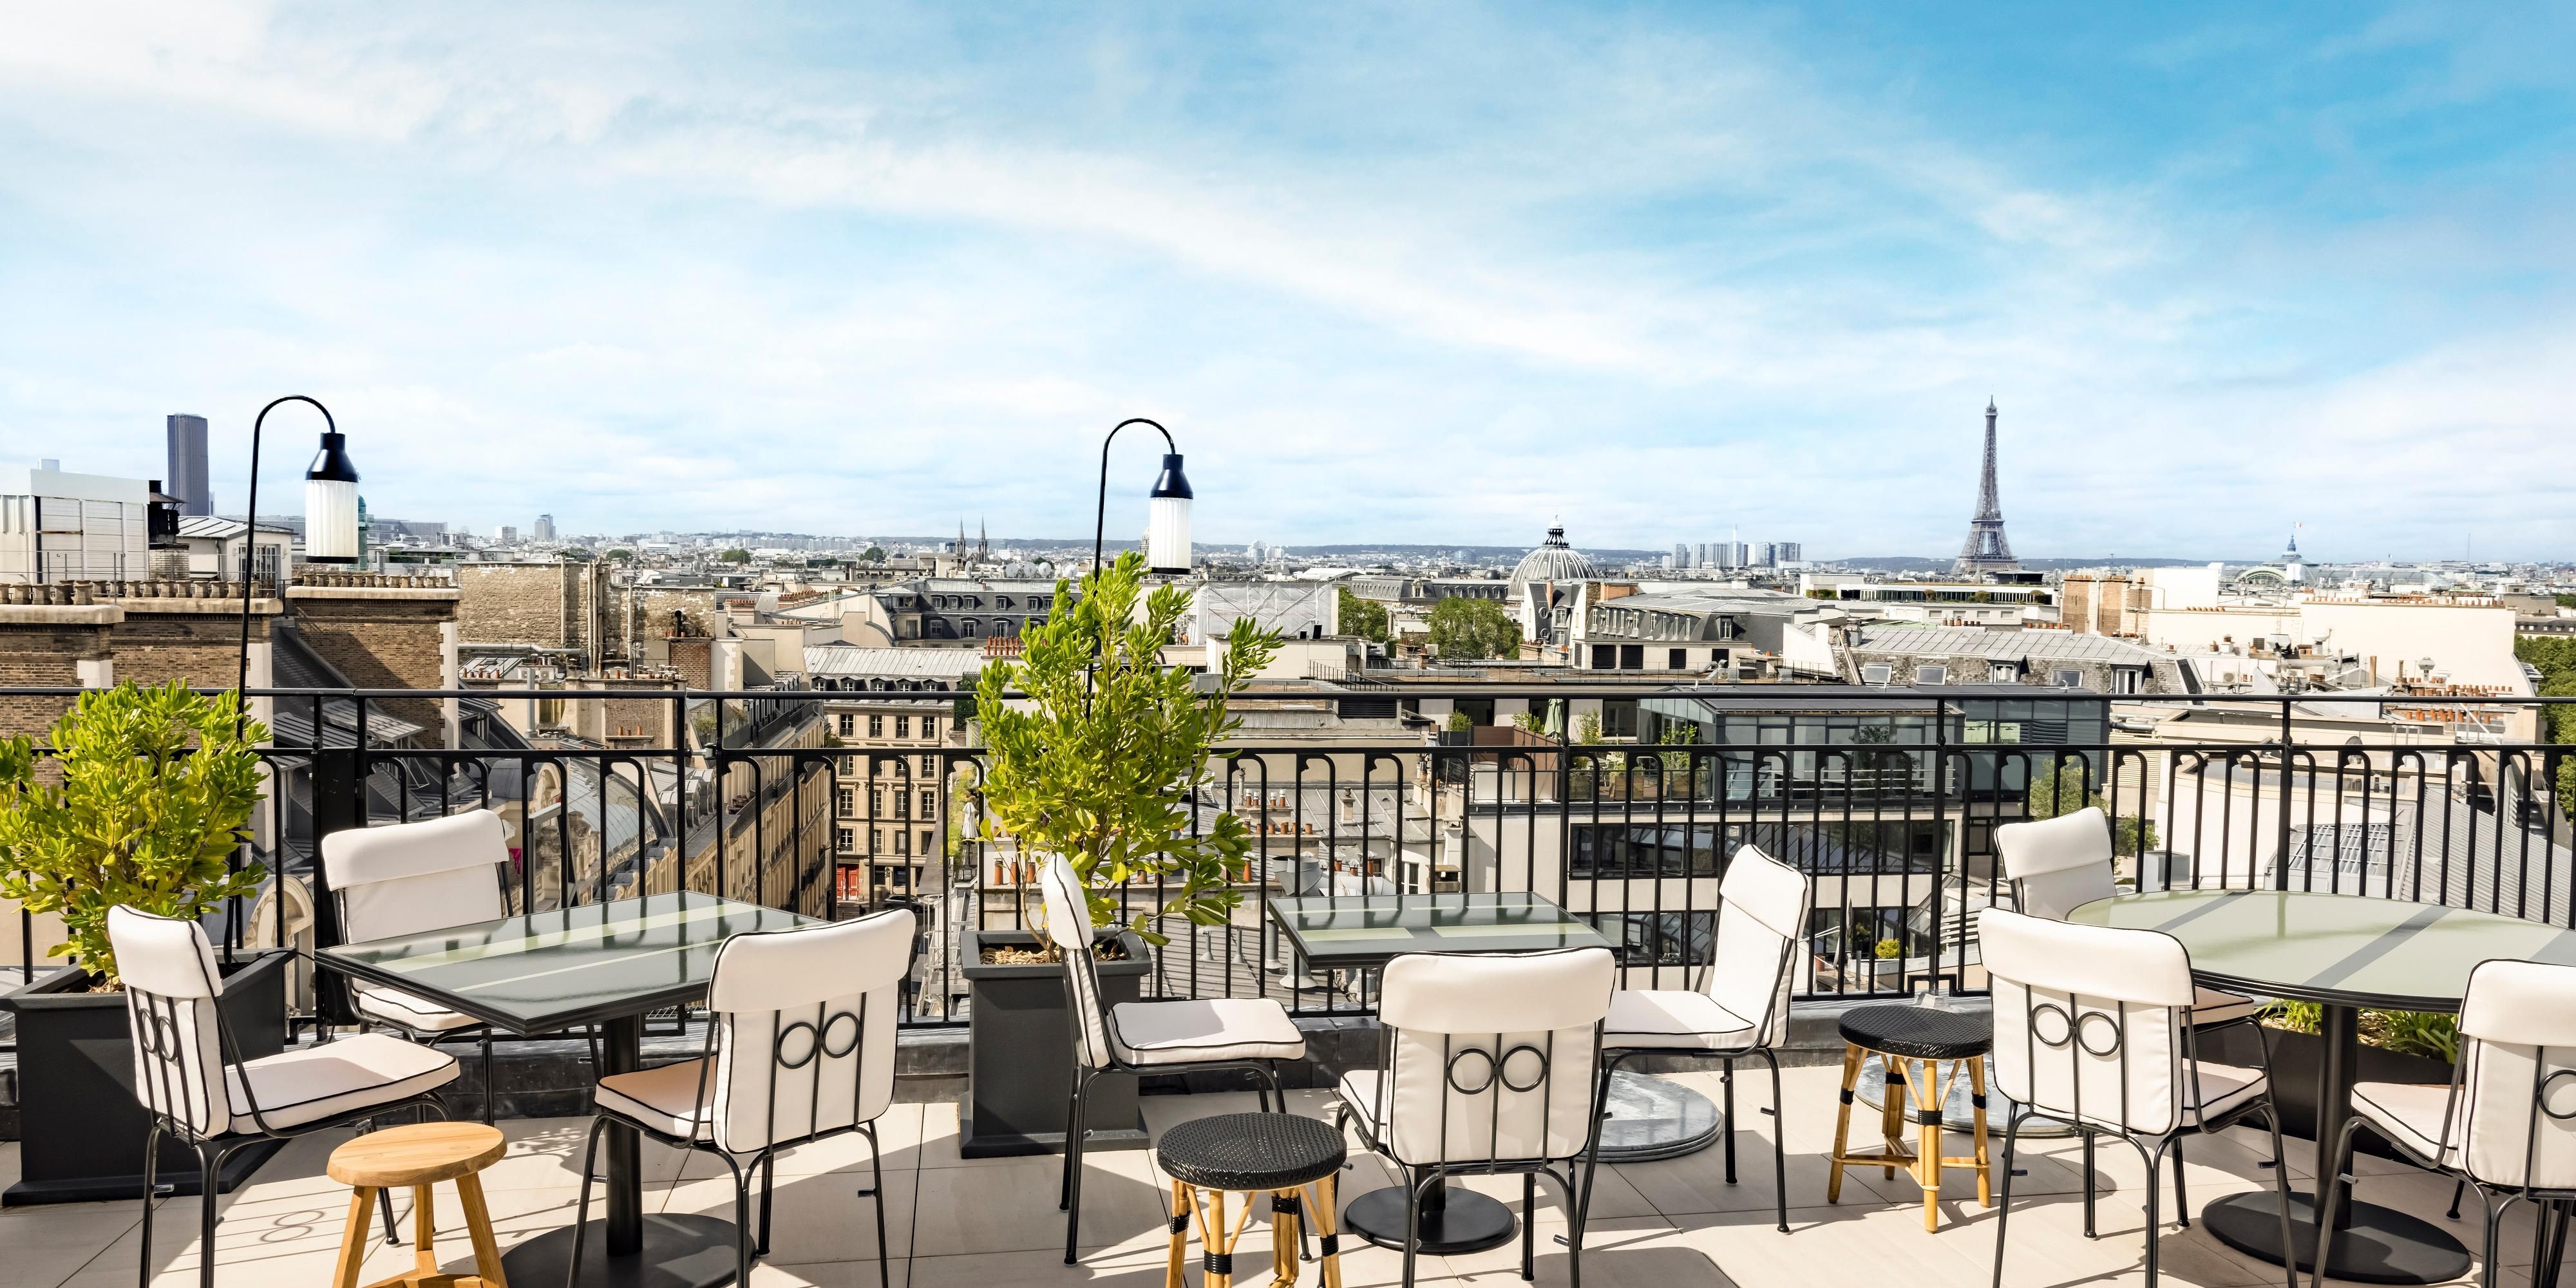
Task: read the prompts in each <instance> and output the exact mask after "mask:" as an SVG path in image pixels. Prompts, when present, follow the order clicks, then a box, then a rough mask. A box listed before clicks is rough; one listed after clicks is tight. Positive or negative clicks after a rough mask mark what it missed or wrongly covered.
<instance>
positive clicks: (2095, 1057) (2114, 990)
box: [1977, 908, 2299, 1288]
mask: <svg viewBox="0 0 2576 1288" xmlns="http://www.w3.org/2000/svg"><path fill="white" fill-rule="evenodd" d="M1977 936H1978V941H1979V943H1980V944H1981V945H1982V948H1983V952H1984V956H1985V964H1986V971H1987V974H1988V976H1989V978H1990V980H1991V982H1992V986H1993V990H1994V1025H1995V1045H1994V1062H1995V1084H1996V1086H1997V1087H1999V1088H2000V1089H2001V1090H2002V1091H2003V1093H2004V1094H2005V1095H2006V1096H2009V1097H2011V1098H2012V1100H2013V1110H2012V1116H2011V1118H2010V1119H2009V1120H2008V1121H2007V1122H2006V1124H2005V1126H2004V1161H2003V1177H2004V1183H2003V1194H2002V1196H2001V1197H2000V1198H1999V1199H1998V1200H1997V1202H1996V1211H1995V1284H1996V1288H2002V1284H2003V1274H2004V1248H2005V1247H2006V1246H2007V1245H2006V1243H2005V1238H2004V1226H2005V1222H2006V1221H2007V1220H2009V1219H2010V1217H2011V1215H2012V1166H2013V1161H2012V1159H2013V1145H2014V1141H2015V1139H2016V1138H2017V1137H2018V1135H2019V1134H2020V1131H2021V1124H2022V1121H2023V1120H2024V1119H2027V1118H2030V1117H2033V1116H2035V1115H2036V1116H2045V1117H2049V1118H2054V1119H2056V1120H2058V1121H2060V1122H2063V1123H2066V1124H2068V1125H2070V1126H2072V1127H2074V1128H2075V1130H2077V1131H2078V1132H2080V1133H2082V1134H2083V1136H2084V1138H2085V1140H2086V1142H2087V1143H2088V1144H2089V1143H2090V1142H2091V1141H2092V1140H2093V1139H2094V1138H2096V1137H2098V1136H2114V1137H2117V1138H2119V1139H2121V1140H2124V1141H2127V1142H2128V1143H2129V1144H2130V1145H2131V1146H2133V1147H2135V1148H2136V1149H2137V1151H2138V1153H2139V1156H2140V1157H2141V1159H2142V1160H2143V1161H2144V1162H2145V1163H2146V1170H2147V1179H2146V1185H2145V1187H2144V1194H2145V1198H2146V1207H2147V1251H2146V1283H2147V1285H2148V1288H2154V1284H2155V1282H2156V1271H2157V1235H2158V1233H2159V1229H2160V1226H2159V1222H2158V1221H2157V1219H2156V1207H2157V1188H2158V1187H2157V1184H2156V1182H2157V1173H2158V1172H2159V1171H2160V1170H2161V1169H2162V1166H2163V1162H2164V1158H2165V1156H2166V1155H2167V1154H2168V1153H2171V1154H2172V1155H2173V1157H2174V1202H2175V1205H2176V1206H2177V1207H2180V1206H2182V1204H2183V1202H2184V1199H2183V1194H2182V1154H2181V1150H2180V1148H2179V1142H2180V1140H2181V1138H2182V1137H2183V1136H2184V1135H2185V1134H2186V1133H2190V1132H2198V1131H2215V1130H2218V1129H2220V1128H2222V1127H2227V1126H2230V1125H2233V1124H2234V1123H2236V1122H2238V1121H2239V1120H2241V1119H2244V1118H2246V1117H2249V1116H2251V1115H2254V1114H2261V1115H2263V1118H2264V1120H2265V1122H2266V1123H2267V1124H2269V1125H2270V1127H2271V1131H2272V1156H2273V1157H2275V1158H2279V1157H2282V1156H2283V1155H2282V1154H2281V1128H2280V1121H2279V1118H2278V1115H2277V1113H2276V1112H2275V1111H2274V1109H2273V1108H2272V1096H2271V1087H2272V1082H2271V1076H2270V1072H2271V1071H2270V1065H2271V1048H2270V1045H2269V1043H2268V1042H2267V1043H2265V1045H2264V1047H2263V1053H2264V1054H2263V1063H2264V1067H2263V1068H2260V1069H2247V1068H2240V1067H2235V1066H2230V1065H2219V1064H2211V1063H2206V1062H2204V1061H2202V1060H2201V1059H2199V1057H2198V1054H2197V1052H2196V1050H2195V1049H2194V1048H2195V1038H2196V1035H2195V1032H2194V1029H2195V1026H2194V1024H2193V1013H2192V1000H2193V998H2194V996H2195V992H2194V989H2193V987H2192V982H2191V956H2190V954H2188V953H2187V952H2185V951H2184V950H2183V946H2182V942H2181V941H2180V940H2177V939H2175V938H2174V937H2172V936H2171V935H2166V934H2161V933H2159V932H2156V931H2152V930H2114V929H2111V928H2109V927H2105V926H2078V925H2071V924H2069V923H2066V922H2062V921H2052V920H2049V919H2047V918H2044V917H2032V916H2026V915H2023V914H2021V913H2017V912H2011V911H2007V910H2005V909H2002V908H1988V909H1986V910H1984V911H1983V912H1981V913H1979V914H1978V917H1977ZM2087 1170H2088V1172H2089V1170H2090V1169H2089V1164H2088V1169H2087ZM2272 1179H2273V1181H2274V1182H2275V1184H2276V1185H2277V1187H2278V1188H2279V1191H2280V1196H2281V1246H2283V1247H2285V1248H2286V1247H2295V1246H2297V1245H2295V1244H2293V1243H2292V1242H2290V1207H2289V1204H2290V1190H2289V1169H2288V1168H2285V1167H2276V1168H2274V1169H2272ZM2090 1182H2091V1177H2090V1176H2089V1175H2088V1176H2087V1177H2086V1185H2085V1192H2084V1199H2085V1217H2086V1219H2085V1229H2086V1232H2087V1233H2088V1234H2089V1233H2090V1232H2091V1229H2092V1207H2093V1189H2092V1185H2091V1183H2090ZM2282 1273H2283V1274H2284V1276H2286V1278H2285V1280H2284V1282H2285V1283H2286V1284H2287V1285H2288V1288H2297V1285H2298V1280H2299V1273H2298V1270H2297V1268H2296V1267H2284V1268H2283V1272H2282Z"/></svg>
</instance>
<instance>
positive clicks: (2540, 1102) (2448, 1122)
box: [2313, 1039, 2576, 1288]
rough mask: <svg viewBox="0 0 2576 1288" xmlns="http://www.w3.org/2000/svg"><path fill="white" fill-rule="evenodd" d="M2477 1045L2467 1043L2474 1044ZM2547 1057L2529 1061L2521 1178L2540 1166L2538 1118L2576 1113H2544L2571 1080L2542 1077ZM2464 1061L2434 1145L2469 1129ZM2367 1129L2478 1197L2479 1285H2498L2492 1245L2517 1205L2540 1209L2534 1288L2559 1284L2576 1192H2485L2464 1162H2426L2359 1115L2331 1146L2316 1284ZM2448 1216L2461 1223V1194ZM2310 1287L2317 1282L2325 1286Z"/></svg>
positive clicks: (2564, 1072) (2568, 1074) (2566, 1074)
mask: <svg viewBox="0 0 2576 1288" xmlns="http://www.w3.org/2000/svg"><path fill="white" fill-rule="evenodd" d="M2475 1040H2476V1039H2471V1041H2475ZM2549 1051H2550V1048H2548V1047H2545V1046H2544V1047H2539V1048H2537V1049H2535V1050H2534V1052H2533V1054H2532V1080H2531V1101H2532V1105H2531V1107H2532V1119H2531V1129H2530V1131H2529V1132H2528V1133H2527V1136H2526V1139H2525V1141H2524V1143H2523V1154H2522V1174H2523V1176H2524V1177H2525V1178H2528V1177H2530V1175H2531V1169H2532V1165H2533V1164H2534V1163H2536V1162H2538V1161H2539V1153H2540V1124H2541V1121H2542V1118H2543V1117H2544V1116H2546V1117H2547V1118H2548V1119H2551V1120H2554V1121H2558V1122H2566V1121H2568V1120H2570V1119H2576V1111H2571V1112H2568V1113H2563V1114H2562V1113H2559V1112H2557V1111H2555V1110H2553V1109H2551V1108H2550V1107H2549V1092H2550V1089H2551V1087H2552V1086H2553V1085H2555V1084H2557V1083H2558V1081H2559V1079H2561V1078H2568V1079H2576V1069H2560V1070H2558V1071H2556V1072H2554V1073H2551V1072H2545V1071H2546V1070H2547V1069H2548V1068H2549ZM2466 1055H2467V1053H2465V1052H2464V1053H2463V1058H2462V1059H2460V1060H2459V1061H2457V1062H2456V1063H2455V1065H2454V1067H2453V1068H2452V1070H2451V1091H2450V1096H2449V1099H2448V1100H2446V1101H2445V1102H2444V1103H2443V1106H2442V1131H2441V1134H2440V1136H2438V1137H2436V1139H2437V1140H2439V1141H2444V1142H2447V1141H2449V1140H2450V1138H2451V1128H2452V1127H2453V1126H2454V1125H2460V1126H2463V1127H2465V1125H2466V1124H2465V1120H2464V1119H2463V1117H2462V1100H2463V1097H2464V1096H2465V1095H2466V1092H2467V1080H2468V1068H2469V1063H2470V1062H2469V1060H2468V1059H2467V1058H2466ZM2364 1128H2369V1129H2370V1134H2371V1135H2373V1136H2377V1137H2379V1138H2380V1139H2381V1140H2384V1141H2387V1142H2388V1143H2389V1145H2390V1146H2391V1147H2393V1148H2394V1149H2396V1151H2397V1152H2398V1154H2399V1155H2401V1156H2403V1157H2404V1158H2405V1159H2406V1161H2407V1162H2410V1163H2413V1164H2414V1165H2416V1166H2417V1167H2421V1168H2423V1169H2425V1170H2426V1171H2430V1172H2435V1173H2439V1174H2443V1175H2448V1176H2453V1177H2457V1178H2458V1179H2459V1182H2460V1184H2462V1185H2465V1186H2470V1187H2473V1188H2475V1189H2476V1190H2477V1192H2478V1210H2479V1213H2480V1215H2481V1216H2482V1217H2483V1218H2484V1219H2485V1223H2486V1225H2485V1241H2484V1243H2483V1244H2482V1247H2481V1253H2482V1255H2481V1256H2480V1259H2479V1264H2478V1279H2479V1282H2481V1283H2483V1284H2485V1285H2487V1288H2494V1285H2495V1268H2496V1251H2497V1242H2498V1236H2499V1235H2501V1234H2502V1233H2503V1229H2504V1214H2505V1211H2506V1210H2507V1209H2509V1208H2511V1207H2512V1206H2513V1205H2514V1203H2515V1201H2517V1200H2520V1201H2523V1202H2527V1203H2530V1204H2531V1205H2532V1206H2534V1207H2537V1208H2539V1209H2540V1216H2539V1219H2538V1220H2537V1221H2535V1222H2533V1225H2532V1231H2531V1250H2532V1282H2533V1284H2534V1285H2535V1288H2553V1285H2555V1284H2556V1283H2557V1281H2558V1263H2559V1261H2560V1260H2561V1259H2562V1258H2564V1257H2565V1256H2566V1252H2567V1225H2568V1221H2569V1218H2570V1217H2571V1215H2576V1189H2549V1188H2541V1187H2533V1186H2528V1185H2519V1186H2511V1185H2495V1186H2490V1185H2489V1184H2488V1183H2487V1182H2485V1181H2481V1180H2479V1179H2477V1178H2476V1177H2474V1176H2471V1175H2469V1173H2468V1168H2467V1166H2466V1164H2465V1161H2463V1164H2462V1165H2461V1166H2457V1167H2453V1166H2449V1165H2446V1164H2444V1163H2443V1162H2442V1161H2441V1160H2440V1159H2438V1158H2427V1157H2425V1156H2424V1155H2423V1154H2422V1153H2420V1152H2418V1151H2417V1150H2416V1149H2415V1147H2414V1146H2413V1145H2411V1144H2408V1143H2407V1142H2405V1141H2402V1140H2399V1139H2397V1138H2396V1137H2395V1136H2393V1135H2391V1134H2389V1133H2388V1132H2386V1131H2383V1130H2380V1129H2379V1127H2378V1126H2377V1125H2376V1124H2374V1123H2372V1122H2371V1121H2370V1120H2369V1119H2367V1118H2364V1117H2363V1116H2361V1115H2360V1114H2354V1115H2353V1116H2352V1117H2350V1118H2348V1119H2346V1120H2345V1121H2344V1125H2343V1132H2342V1134H2341V1135H2339V1136H2337V1137H2336V1138H2335V1142H2334V1173H2333V1174H2334V1178H2335V1184H2333V1185H2331V1186H2329V1187H2327V1190H2326V1204H2325V1210H2324V1211H2322V1212H2320V1213H2318V1214H2317V1229H2318V1231H2319V1232H2320V1233H2319V1235H2318V1238H2319V1240H2320V1242H2321V1243H2322V1244H2323V1245H2324V1246H2322V1247H2320V1248H2319V1249H2318V1250H2317V1259H2316V1260H2317V1272H2316V1273H2317V1275H2318V1276H2320V1277H2322V1276H2323V1275H2324V1274H2325V1262H2326V1253H2327V1252H2329V1251H2331V1250H2332V1248H2333V1246H2334V1219H2335V1209H2336V1208H2337V1207H2339V1206H2341V1204H2342V1200H2343V1192H2344V1189H2345V1187H2346V1186H2348V1185H2350V1184H2351V1183H2352V1178H2351V1177H2350V1176H2347V1175H2345V1173H2346V1171H2347V1170H2348V1169H2350V1168H2351V1166H2352V1150H2353V1140H2354V1134H2355V1133H2357V1132H2359V1131H2361V1130H2362V1129H2364ZM2460 1149H2461V1152H2462V1153H2463V1154H2464V1155H2465V1154H2466V1152H2467V1149H2468V1144H2467V1141H2466V1140H2465V1139H2464V1140H2463V1141H2462V1142H2461V1145H2460ZM2441 1152H2444V1153H2447V1152H2449V1151H2448V1150H2444V1151H2441ZM2450 1215H2451V1216H2452V1217H2453V1218H2455V1219H2456V1218H2457V1217H2458V1216H2459V1215H2460V1193H2459V1191H2458V1190H2456V1189H2455V1190H2453V1191H2452V1194H2451V1211H2450ZM2313 1282H2322V1278H2320V1279H2318V1280H2316V1281H2313Z"/></svg>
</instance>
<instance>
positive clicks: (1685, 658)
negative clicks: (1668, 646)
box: [1664, 648, 1690, 671]
mask: <svg viewBox="0 0 2576 1288" xmlns="http://www.w3.org/2000/svg"><path fill="white" fill-rule="evenodd" d="M1664 667H1665V669H1666V670H1671V671H1687V670H1689V669H1690V650H1689V649H1686V648H1677V649H1674V650H1672V653H1671V656H1670V657H1669V658H1668V659H1667V660H1666V661H1665V662H1664Z"/></svg>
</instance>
